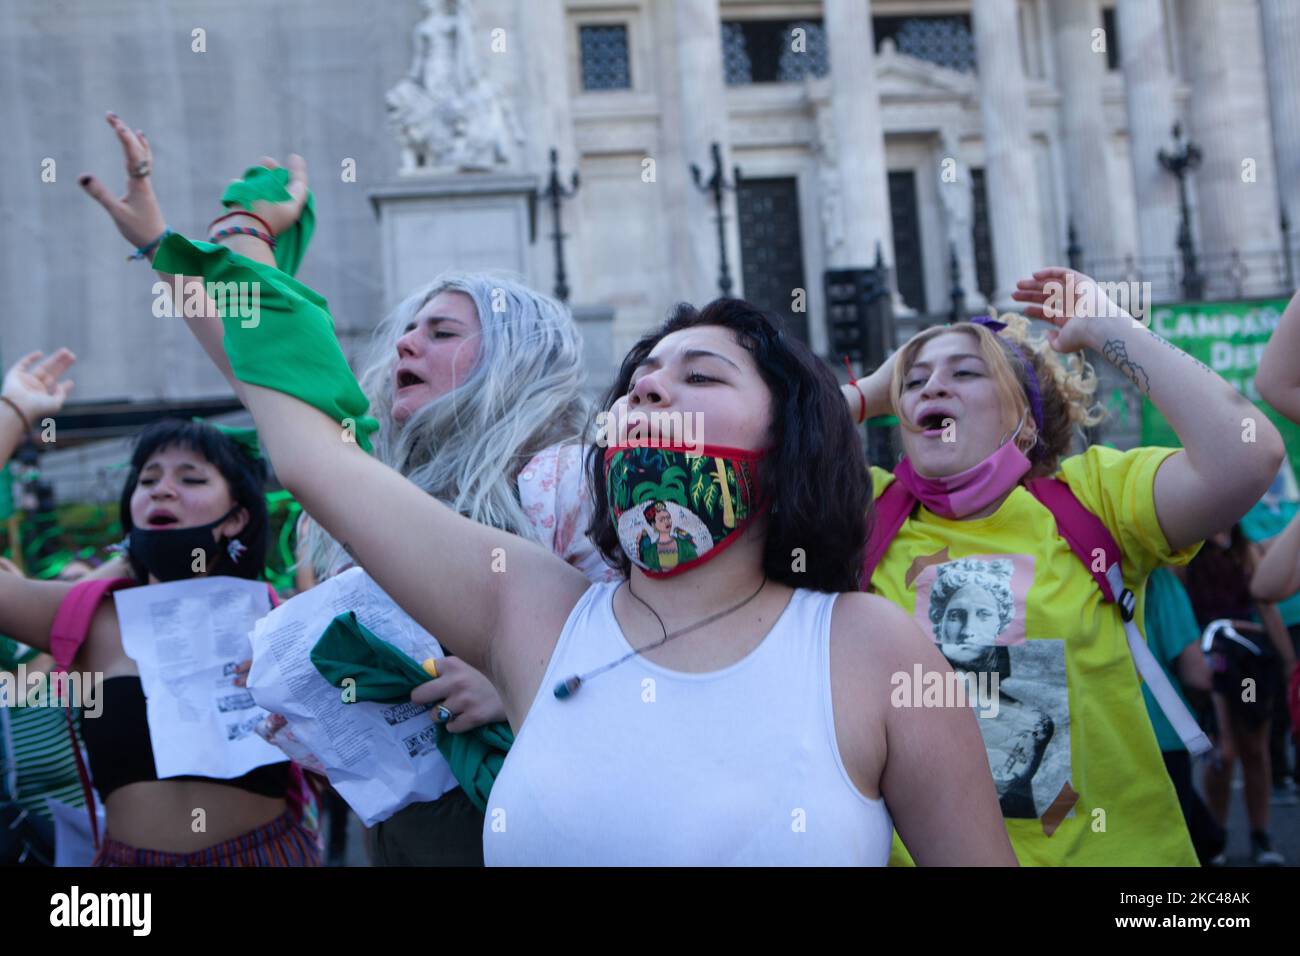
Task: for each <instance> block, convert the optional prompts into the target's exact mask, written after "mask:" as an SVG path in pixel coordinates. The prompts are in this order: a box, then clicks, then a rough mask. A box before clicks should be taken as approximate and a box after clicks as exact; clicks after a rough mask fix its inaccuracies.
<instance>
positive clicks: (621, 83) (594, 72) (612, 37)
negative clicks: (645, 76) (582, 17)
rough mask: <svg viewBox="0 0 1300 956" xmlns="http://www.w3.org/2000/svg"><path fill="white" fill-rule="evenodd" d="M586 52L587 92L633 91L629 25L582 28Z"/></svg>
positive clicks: (584, 76)
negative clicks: (628, 34) (628, 44)
mask: <svg viewBox="0 0 1300 956" xmlns="http://www.w3.org/2000/svg"><path fill="white" fill-rule="evenodd" d="M578 40H579V47H580V49H581V50H582V88H583V89H584V90H628V89H631V88H632V66H631V62H630V61H629V59H628V48H627V26H626V25H624V24H621V23H619V24H612V25H606V24H601V25H599V26H595V25H588V26H580V27H578Z"/></svg>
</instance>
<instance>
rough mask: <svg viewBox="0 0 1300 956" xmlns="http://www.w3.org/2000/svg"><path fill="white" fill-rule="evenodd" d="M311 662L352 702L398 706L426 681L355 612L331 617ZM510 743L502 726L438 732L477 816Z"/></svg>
mask: <svg viewBox="0 0 1300 956" xmlns="http://www.w3.org/2000/svg"><path fill="white" fill-rule="evenodd" d="M311 662H312V663H313V664H315V665H316V669H317V670H318V671H320V673H321V676H322V677H324V678H325V679H326V680H327V681H329V682H330V683H331V684H333V685H334V686H335V687H340V688H341V687H343V686H344V681H348V680H350V681H352V683H351V684H349V685H347V686H348V687H349V688H351V689H352V690H354V691H355V697H354V698H353V699H354V700H371V701H376V702H377V703H381V704H397V703H401V702H402V701H406V700H410V697H411V691H413V690H415V688H417V687H419V686H420V685H421V684H424V683H427V682H428V680H429V675H428V674H426V673H425V672H424V670H423V668H421V667H420V665H419V664H417V663H416V662H415V661H413V660H411V658H409V657H407V656H406V655H405V654H404V653H402V652H401V651H399V650H398V649H397V648H396V647H394V646H393V645H392V644H389V643H388V642H387V641H385V640H383V639H382V638H380V637H377V636H376V635H375V634H374V633H373V632H371V631H370V630H369V629H367V628H366V627H365V625H363V624H362V623H361V622H360V621H358V620H357V615H356V613H355V612H354V611H348V612H347V613H346V614H340V615H339V616H338V617H336V618H334V620H333V621H332V622H331V623H330V626H329V627H327V628H326V629H325V633H324V634H322V635H321V637H320V640H319V641H317V642H316V646H315V647H313V648H312V650H311ZM514 741H515V738H514V734H513V733H511V731H510V726H509V725H508V724H505V723H496V724H485V725H484V726H482V727H476V728H474V729H473V730H469V731H466V732H465V733H463V734H453V733H449V732H447V731H446V730H445V729H443V728H439V732H438V752H439V753H441V754H442V756H443V758H444V759H445V760H446V761H447V763H448V764H450V765H451V772H452V774H453V775H454V776H455V777H456V781H457V782H458V783H459V784H460V785H461V788H462V789H463V790H464V791H465V795H466V796H467V797H469V799H470V801H471V802H472V803H473V804H474V806H476V807H478V809H479V811H480V812H486V810H487V798H488V794H489V793H490V792H491V790H492V783H493V781H494V780H496V776H497V774H498V773H500V772H501V765H502V764H503V763H505V759H506V752H507V751H508V750H509V749H510V745H511V744H513V743H514Z"/></svg>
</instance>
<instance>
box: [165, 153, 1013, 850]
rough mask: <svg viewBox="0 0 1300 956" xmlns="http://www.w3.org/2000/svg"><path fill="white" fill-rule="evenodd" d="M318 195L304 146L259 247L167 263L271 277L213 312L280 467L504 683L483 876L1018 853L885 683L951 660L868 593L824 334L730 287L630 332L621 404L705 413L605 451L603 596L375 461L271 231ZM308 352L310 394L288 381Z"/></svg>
mask: <svg viewBox="0 0 1300 956" xmlns="http://www.w3.org/2000/svg"><path fill="white" fill-rule="evenodd" d="M306 198H307V189H306V178H305V164H304V163H303V162H302V160H301V159H299V158H297V157H291V160H290V169H289V179H288V183H287V189H286V197H285V198H265V199H259V200H257V201H254V202H252V203H251V209H249V212H250V213H252V214H253V216H255V217H256V218H253V216H250V217H244V218H245V219H246V221H242V222H241V217H240V215H238V214H237V215H235V216H234V217H232V219H233V221H234V222H236V223H238V224H240V226H241V227H242V228H244V229H248V230H252V233H251V234H250V233H248V232H241V233H232V234H228V235H224V236H215V237H214V238H215V239H217V242H215V243H199V244H194V243H190V242H188V241H187V240H184V239H182V238H181V237H179V236H175V235H172V236H168V237H166V238H165V239H164V240H163V241H162V243H161V245H160V246H159V247H158V250H157V254H156V257H155V260H154V264H155V267H156V268H158V269H159V270H162V271H166V272H170V273H174V274H180V275H186V276H203V277H204V278H205V279H208V280H212V281H236V282H240V281H244V282H252V281H256V282H259V283H260V284H261V288H262V309H263V316H262V329H261V331H258V330H256V329H247V328H241V325H240V321H239V319H238V318H237V317H233V316H232V317H230V318H227V319H225V320H223V323H222V324H223V325H224V331H225V336H226V337H225V340H224V346H225V349H226V355H227V357H228V358H229V363H228V365H226V369H228V370H229V372H230V373H231V381H232V384H233V385H234V387H235V388H236V390H237V391H238V393H239V395H240V398H241V399H242V400H243V401H244V403H245V405H246V406H247V407H248V408H249V410H250V411H251V412H252V413H253V416H254V418H255V419H256V421H257V424H258V429H259V434H260V436H261V438H262V441H263V444H264V445H265V447H266V448H267V449H268V452H269V454H270V456H271V459H272V461H273V463H274V466H275V469H276V474H277V476H278V477H279V478H280V480H281V481H282V482H283V483H284V485H285V486H286V487H287V488H289V489H290V490H291V491H292V492H293V493H294V494H295V496H296V497H297V498H298V500H299V501H300V502H301V503H302V504H303V506H304V508H305V509H306V510H307V511H308V513H310V514H311V515H312V517H313V518H314V519H315V520H316V521H318V522H319V523H320V525H321V526H322V527H323V528H324V529H325V530H326V531H327V532H328V533H329V534H330V535H331V536H332V537H334V538H335V539H336V540H338V541H339V542H340V543H342V544H343V546H344V547H346V548H347V549H348V551H349V552H350V553H351V554H352V555H353V556H354V557H355V559H356V561H357V563H358V564H359V565H360V566H361V567H363V568H364V569H365V570H366V571H367V572H369V573H370V574H371V576H373V577H374V578H375V580H376V581H377V582H378V583H379V585H380V586H381V587H382V588H383V589H384V590H385V591H386V592H387V593H388V594H390V595H391V596H392V597H393V598H394V599H395V600H396V601H397V602H398V603H399V604H400V605H401V606H402V607H403V608H404V609H406V610H407V611H408V612H409V613H410V614H411V615H412V616H413V617H414V618H415V619H416V620H417V621H418V622H419V623H420V624H421V625H422V626H423V627H425V628H427V629H428V630H429V631H430V632H431V633H434V634H437V635H438V637H439V640H440V641H441V642H442V643H443V644H444V645H445V646H446V647H447V648H448V649H450V650H451V651H452V652H454V653H456V654H457V655H459V656H460V657H462V658H463V659H464V660H466V661H467V662H468V663H470V664H471V665H472V666H474V667H477V668H480V669H481V670H483V672H484V673H486V674H487V675H488V677H489V678H490V679H491V680H492V682H493V684H494V685H495V686H496V688H497V689H498V691H499V692H500V694H501V697H502V700H503V702H504V705H505V711H506V714H507V717H508V719H509V723H510V726H511V728H512V729H513V730H514V731H515V732H516V735H517V737H516V742H515V744H514V746H513V748H512V749H511V751H510V754H509V756H508V758H507V759H506V762H505V765H504V767H503V768H502V770H501V772H500V775H499V776H498V778H497V780H496V783H495V785H494V787H493V789H492V792H491V797H490V801H489V804H488V809H487V815H486V821H485V824H484V831H483V833H484V852H485V857H486V859H487V861H488V862H489V863H497V864H502V863H505V864H511V863H513V864H551V865H554V864H625V863H647V864H783V863H790V864H794V863H807V864H836V863H839V864H859V865H860V864H881V863H884V862H885V860H886V858H887V856H888V851H889V835H890V833H891V831H892V829H893V828H894V827H897V829H898V832H899V833H900V834H902V836H903V839H904V840H905V841H906V843H907V844H908V846H909V848H910V849H911V851H912V853H913V854H914V855H915V857H916V858H917V860H918V861H920V862H922V863H937V864H962V863H968V864H974V863H985V864H1013V863H1014V857H1013V855H1012V853H1011V851H1010V846H1009V843H1008V841H1007V838H1006V834H1005V832H1004V831H1003V830H1002V828H1001V826H1000V823H999V822H998V821H999V818H998V808H997V797H996V794H995V791H994V788H993V785H992V780H991V778H990V775H989V771H988V768H987V763H986V761H985V760H984V758H983V755H982V753H981V752H980V750H979V736H978V734H979V731H978V728H977V726H976V722H975V719H974V717H973V715H972V714H971V712H970V711H969V710H968V709H965V708H958V707H936V708H917V709H900V708H893V707H890V706H888V703H887V701H888V699H889V689H890V680H891V675H896V674H899V673H907V674H910V673H912V671H913V668H914V667H915V668H921V669H929V670H938V671H945V670H946V669H947V666H946V664H945V663H944V661H943V659H942V657H941V655H939V653H938V651H937V650H935V649H934V648H933V646H931V645H930V644H929V643H928V642H926V641H924V640H923V639H922V635H921V634H920V632H919V630H918V629H917V627H916V626H915V624H913V623H912V622H910V621H908V620H907V619H906V617H905V616H904V615H903V614H902V613H901V612H899V611H898V610H897V609H895V608H894V607H892V606H891V605H890V604H889V603H888V602H886V601H884V600H882V599H879V598H875V597H872V596H870V595H863V594H860V593H856V584H857V562H858V559H859V555H860V552H861V548H862V544H863V537H864V528H863V525H862V521H861V517H862V514H863V513H864V511H866V510H867V508H868V507H869V497H868V488H867V484H866V472H865V462H864V461H863V459H862V456H861V452H860V450H858V451H853V449H859V448H860V446H859V444H858V443H857V442H856V440H855V437H854V435H853V433H852V425H851V422H850V421H849V416H848V415H847V414H846V412H845V409H844V405H843V402H842V401H841V399H840V396H839V395H838V393H837V391H836V389H835V386H834V382H833V379H832V378H831V377H830V375H829V372H828V371H827V370H826V369H825V368H824V367H823V366H822V365H821V364H820V363H819V362H818V361H817V360H816V359H815V358H814V357H813V356H812V355H811V353H809V352H808V351H807V349H806V348H804V347H803V346H802V345H800V344H799V343H797V342H792V341H790V340H788V339H786V338H785V337H784V336H783V335H781V334H780V333H779V332H778V331H777V330H776V328H775V327H774V326H773V325H772V323H771V322H770V321H769V320H768V319H767V318H766V317H765V316H764V315H763V314H762V313H760V312H758V311H757V310H756V309H754V308H753V307H751V306H749V305H747V304H746V303H743V302H739V301H736V300H720V301H718V302H716V303H713V304H711V305H710V306H708V307H707V308H705V309H703V310H702V311H698V312H697V311H696V310H694V309H692V308H690V307H685V306H684V307H681V308H679V309H678V311H677V312H676V313H675V314H674V316H673V317H672V318H671V319H670V320H669V321H668V323H666V324H665V325H664V326H663V327H662V328H661V329H660V330H658V331H657V332H656V333H654V334H652V335H649V336H647V337H646V338H644V339H643V340H642V341H641V342H639V343H638V344H637V346H636V347H635V348H634V349H633V350H632V352H631V353H630V354H629V356H628V357H627V358H626V359H625V360H624V362H623V366H622V368H621V370H620V373H619V376H618V380H617V381H616V383H615V386H614V389H613V390H612V392H611V395H610V399H609V401H608V402H607V403H606V406H605V407H606V408H607V409H608V410H609V411H610V412H611V417H614V418H619V417H620V416H621V418H622V419H623V420H626V418H628V417H629V416H630V417H632V418H633V419H635V418H636V417H638V416H640V417H645V416H647V415H648V414H649V413H650V412H654V411H658V412H677V413H679V414H692V415H698V416H699V417H700V420H701V421H702V423H703V427H704V429H705V434H706V435H707V436H708V441H707V442H705V443H704V446H703V447H702V448H698V449H695V450H694V451H695V454H692V453H691V452H690V451H688V450H687V449H685V448H684V447H680V446H670V447H661V448H653V449H651V448H646V447H644V446H618V445H614V446H611V447H601V446H599V445H597V446H595V447H593V449H592V451H591V454H590V456H589V464H590V474H591V480H592V483H593V493H594V496H595V513H594V518H593V527H592V536H593V538H594V539H595V542H596V544H597V546H598V547H599V548H600V550H601V551H602V553H603V554H604V556H605V557H606V560H608V561H610V562H612V563H613V564H614V565H615V566H616V567H617V568H618V569H619V570H620V572H621V578H622V579H621V580H620V581H618V582H612V583H609V584H596V585H592V584H590V583H589V582H588V580H587V579H586V578H585V577H583V575H581V574H580V573H578V572H577V571H575V570H574V569H573V568H572V567H570V566H569V565H568V564H566V563H565V562H564V561H562V560H560V559H559V558H557V557H556V556H555V555H554V554H552V553H550V552H549V551H547V550H545V549H543V548H541V547H539V546H537V545H536V544H534V543H532V542H528V541H525V540H523V539H521V538H518V537H516V536H513V535H510V534H507V533H505V532H502V531H500V530H497V529H494V528H490V527H486V526H484V525H482V524H478V523H475V522H473V521H470V520H468V519H466V518H464V517H462V516H460V515H458V514H456V513H455V512H454V511H453V510H451V509H450V508H447V507H446V506H444V505H442V504H441V503H439V502H437V501H435V500H432V499H431V498H430V497H429V496H428V495H426V494H424V493H423V492H422V491H421V490H420V489H419V488H418V487H416V486H414V485H412V484H411V483H410V482H408V481H407V480H406V479H404V478H403V477H402V476H401V475H399V474H398V473H396V472H394V471H393V470H391V469H390V468H388V467H386V466H385V465H383V464H382V463H380V462H378V461H377V460H375V459H374V458H373V457H371V456H369V455H367V454H365V453H364V452H365V449H366V446H367V445H368V441H369V431H368V427H367V425H366V421H367V420H366V419H365V418H364V412H365V407H364V404H362V403H359V402H356V401H355V400H354V399H355V392H354V391H353V389H354V387H355V385H354V383H353V382H352V380H351V377H350V373H349V372H348V370H347V367H346V363H345V362H344V361H343V358H342V355H341V353H340V352H339V351H338V346H337V343H336V341H335V340H334V338H333V332H332V322H331V320H330V317H329V315H328V313H327V312H326V311H325V308H324V303H323V301H322V300H320V299H319V297H317V296H315V295H314V294H313V293H311V292H310V290H308V289H306V287H303V286H301V285H300V284H298V283H296V282H292V281H286V279H287V277H286V276H284V275H283V273H280V272H279V270H278V269H277V268H276V266H275V258H274V256H273V254H272V249H271V248H270V242H268V240H269V239H272V238H274V237H276V236H278V235H280V234H281V233H282V232H284V231H285V230H288V229H290V228H292V226H293V224H294V222H295V221H296V219H297V217H298V215H299V213H300V211H301V209H302V208H303V206H304V203H305V201H306ZM267 227H269V234H268V233H267ZM200 334H203V333H202V331H201V330H200ZM213 345H214V343H213V341H212V340H211V339H209V340H208V341H206V342H205V347H207V348H208V349H209V354H212V352H213V351H214V350H215V349H214V348H213ZM308 362H310V363H311V367H312V368H313V369H314V370H316V374H315V376H314V382H313V383H311V384H309V385H304V384H303V383H302V382H300V381H295V380H294V376H293V375H292V374H285V373H283V372H277V371H275V370H277V369H279V370H290V371H291V370H292V368H293V367H294V366H295V364H296V363H308ZM219 364H224V363H219ZM322 381H327V382H329V383H330V384H331V388H330V389H328V390H324V391H322V390H321V389H320V388H317V387H316V386H317V385H319V384H320V383H321V382H322ZM335 385H336V386H337V387H334V386H335ZM348 435H352V436H353V437H355V439H356V440H355V441H349V440H348V439H347V437H346V436H348ZM846 449H849V451H846ZM650 452H654V454H650ZM701 452H702V456H703V457H705V458H707V459H708V460H709V464H708V465H706V466H704V467H701V466H700V464H699V458H700V457H701V454H700V453H701ZM357 489H365V493H364V494H358V493H357ZM655 500H661V501H663V502H664V505H665V510H666V511H667V512H668V513H669V514H671V515H672V517H673V522H674V526H675V525H676V524H677V523H678V522H679V521H680V522H681V523H682V525H683V530H684V531H686V532H687V533H688V534H689V535H690V537H691V540H692V542H693V546H694V547H695V549H696V555H695V556H694V557H693V558H691V557H687V558H686V559H685V560H682V558H683V553H682V551H681V550H680V549H679V552H678V554H677V558H678V563H677V564H676V566H675V567H673V568H671V569H670V570H667V571H665V570H663V569H662V568H660V569H659V570H655V569H653V568H650V567H642V566H641V555H640V550H639V548H638V546H637V545H636V541H637V539H638V537H639V534H640V532H641V531H645V532H647V533H652V530H651V528H650V525H649V524H648V523H647V522H646V516H645V509H646V507H647V506H648V505H652V504H653V502H654V501H655ZM629 514H630V515H632V516H633V518H631V519H629V522H628V523H629V524H635V523H636V522H640V526H639V527H637V528H634V529H627V528H625V526H624V522H623V518H624V517H625V516H627V515H629ZM654 530H656V531H657V530H658V529H654ZM625 531H631V532H632V535H633V536H632V538H631V540H630V541H628V540H626V539H625V538H624V532H625ZM791 766H799V767H800V768H801V773H799V774H791V773H790V771H789V768H790V767H791Z"/></svg>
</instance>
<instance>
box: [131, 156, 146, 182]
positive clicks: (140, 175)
mask: <svg viewBox="0 0 1300 956" xmlns="http://www.w3.org/2000/svg"><path fill="white" fill-rule="evenodd" d="M148 175H149V160H147V159H142V160H140V162H138V163H136V164H135V168H133V169H132V170H131V178H132V179H144V177H146V176H148Z"/></svg>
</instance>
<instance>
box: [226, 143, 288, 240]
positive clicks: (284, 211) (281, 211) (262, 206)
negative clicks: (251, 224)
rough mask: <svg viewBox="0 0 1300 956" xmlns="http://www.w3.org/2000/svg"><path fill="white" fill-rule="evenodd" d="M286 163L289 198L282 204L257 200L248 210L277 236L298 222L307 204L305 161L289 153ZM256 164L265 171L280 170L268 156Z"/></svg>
mask: <svg viewBox="0 0 1300 956" xmlns="http://www.w3.org/2000/svg"><path fill="white" fill-rule="evenodd" d="M287 162H288V166H287V168H288V170H289V182H288V183H287V184H286V185H285V189H286V190H288V192H289V196H290V198H289V199H287V200H285V201H284V202H267V201H266V200H262V199H259V200H258V201H256V202H254V203H253V208H252V209H251V210H250V211H251V212H252V213H254V214H255V215H256V216H258V217H259V218H261V219H262V220H263V221H264V222H265V223H266V224H267V225H268V226H270V227H271V232H272V233H274V234H275V235H277V236H278V235H279V234H280V233H282V232H284V231H285V230H286V229H288V228H289V227H290V226H292V225H293V224H294V223H295V222H297V221H298V217H299V216H301V215H302V209H303V206H304V205H305V204H306V202H307V161H306V160H305V159H303V158H302V157H301V156H299V155H298V154H297V153H290V154H289V159H288V161H287ZM258 164H259V165H261V166H265V167H266V168H267V169H279V168H280V164H279V163H277V162H276V161H275V160H274V159H272V158H271V157H270V156H263V157H262V158H261V159H260V160H258ZM232 211H237V210H232Z"/></svg>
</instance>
